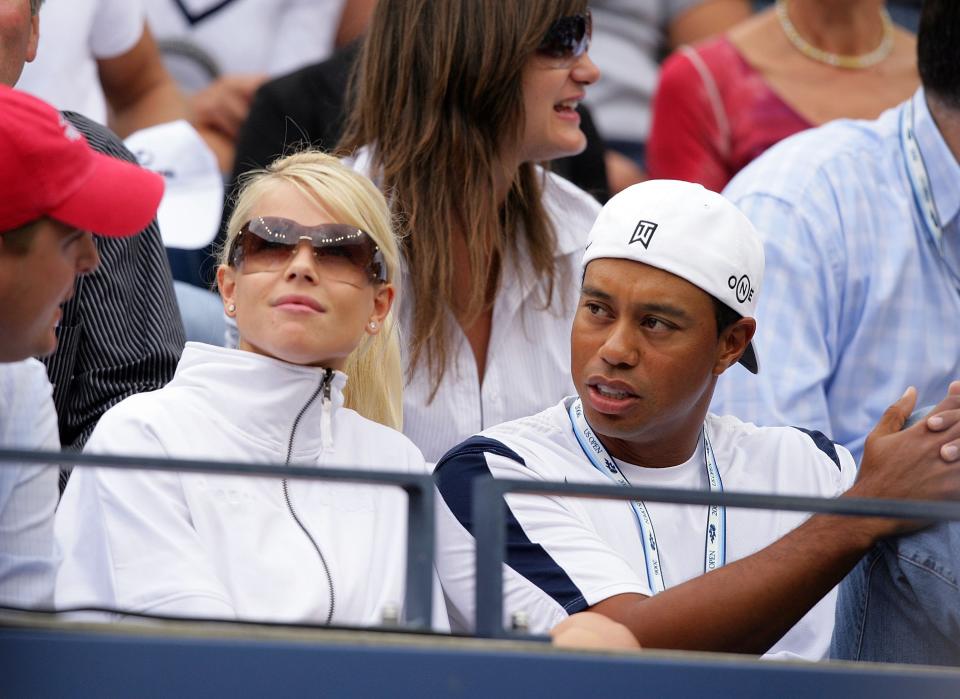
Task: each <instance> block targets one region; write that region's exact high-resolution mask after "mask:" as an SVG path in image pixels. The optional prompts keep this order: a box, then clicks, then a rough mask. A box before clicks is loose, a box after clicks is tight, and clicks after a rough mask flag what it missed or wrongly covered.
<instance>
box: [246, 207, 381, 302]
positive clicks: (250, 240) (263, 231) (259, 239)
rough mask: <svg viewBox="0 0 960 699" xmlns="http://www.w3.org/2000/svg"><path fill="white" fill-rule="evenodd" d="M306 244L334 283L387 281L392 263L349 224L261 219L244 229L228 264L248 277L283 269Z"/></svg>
mask: <svg viewBox="0 0 960 699" xmlns="http://www.w3.org/2000/svg"><path fill="white" fill-rule="evenodd" d="M301 241H309V243H310V245H311V247H313V256H314V257H315V258H316V260H317V264H318V265H319V266H320V267H321V268H322V270H323V273H324V275H325V276H327V277H328V278H330V279H334V280H336V281H343V282H347V283H349V284H355V285H360V284H362V283H363V282H366V281H369V282H373V283H379V282H385V281H387V264H386V261H385V260H384V257H383V253H382V252H381V251H380V248H379V247H377V244H376V243H375V242H374V241H373V238H371V237H370V236H369V234H367V233H365V232H364V231H362V230H360V229H359V228H357V227H356V226H350V225H347V224H345V223H322V224H320V225H319V226H304V225H301V224H299V223H297V222H296V221H292V220H290V219H287V218H278V217H259V216H258V217H257V218H254V219H251V220H249V221H247V222H246V223H245V224H243V226H241V227H240V232H239V233H237V235H236V237H234V239H233V241H232V242H231V243H230V250H229V252H228V253H227V261H228V263H229V264H230V265H232V266H233V267H236V268H238V269H239V268H241V267H242V268H243V271H245V272H264V271H272V270H277V269H282V268H283V267H284V266H286V265H287V264H288V263H289V262H290V258H291V257H292V256H293V255H294V254H295V253H296V251H297V248H298V247H299V246H300V242H301Z"/></svg>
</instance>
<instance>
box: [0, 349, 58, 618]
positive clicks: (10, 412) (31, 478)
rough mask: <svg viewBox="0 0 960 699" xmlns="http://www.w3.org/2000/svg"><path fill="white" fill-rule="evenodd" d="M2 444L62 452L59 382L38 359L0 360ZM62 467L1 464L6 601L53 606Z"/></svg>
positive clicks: (0, 590) (1, 568) (1, 592)
mask: <svg viewBox="0 0 960 699" xmlns="http://www.w3.org/2000/svg"><path fill="white" fill-rule="evenodd" d="M0 447H2V448H4V449H31V450H34V449H36V450H44V451H57V450H59V449H60V437H59V434H58V432H57V413H56V410H55V409H54V407H53V387H52V386H51V385H50V381H49V380H48V379H47V372H46V369H44V366H43V364H41V363H40V362H38V361H37V360H36V359H26V360H24V361H21V362H10V363H4V364H0ZM58 480H59V470H58V469H57V468H56V467H55V466H54V467H49V466H35V465H26V464H23V465H21V464H9V463H2V464H0V604H5V605H10V606H15V607H39V608H49V607H52V606H53V579H54V574H55V573H56V570H57V563H58V561H59V555H58V554H57V551H56V549H55V547H54V541H53V511H54V509H55V508H56V506H57V498H58V497H59V495H60V490H59V487H58V485H57V483H58Z"/></svg>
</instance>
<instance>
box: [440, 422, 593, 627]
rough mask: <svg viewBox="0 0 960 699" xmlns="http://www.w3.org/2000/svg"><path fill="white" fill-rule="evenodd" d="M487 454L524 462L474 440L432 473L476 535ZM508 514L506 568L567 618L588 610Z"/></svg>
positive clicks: (491, 443) (481, 439) (496, 444)
mask: <svg viewBox="0 0 960 699" xmlns="http://www.w3.org/2000/svg"><path fill="white" fill-rule="evenodd" d="M485 454H496V455H497V456H502V457H504V458H506V459H510V460H511V461H515V462H517V463H519V464H523V465H526V464H525V462H524V460H523V458H522V457H520V455H519V454H517V453H516V452H515V451H513V450H512V449H510V448H509V447H508V446H507V445H505V444H503V443H502V442H498V441H497V440H495V439H489V438H488V437H471V438H470V439H468V440H467V441H465V442H463V443H461V444H459V445H458V446H456V447H454V448H453V449H451V450H450V451H448V452H447V453H446V454H445V455H444V456H443V458H442V459H440V461H439V462H438V463H437V467H436V469H435V470H434V472H433V477H434V480H435V481H436V484H437V490H439V491H440V496H441V497H442V498H443V500H444V502H445V503H446V504H447V507H449V508H450V511H451V512H453V515H454V516H455V517H456V518H457V521H459V522H460V524H461V525H463V527H464V529H466V530H467V531H468V532H470V534H471V536H472V535H473V481H474V480H475V479H476V478H484V477H491V476H492V475H493V474H491V473H490V469H489V467H488V466H487V460H486V456H485ZM506 514H507V556H506V558H507V560H506V563H507V565H508V566H509V567H510V568H512V569H513V570H515V571H516V572H517V573H519V574H520V575H522V576H523V577H524V578H526V579H527V580H529V581H530V582H532V583H533V584H534V585H536V586H537V587H539V588H540V589H541V590H543V591H544V592H545V593H546V594H548V595H550V597H552V598H553V599H554V601H556V603H557V604H559V605H560V606H561V607H563V608H564V609H565V610H566V611H567V613H568V614H573V613H575V612H580V611H583V610H584V609H586V608H587V603H586V600H584V598H583V593H582V592H580V589H579V588H578V587H577V586H576V584H575V583H574V582H573V580H571V579H570V576H569V575H567V573H566V571H565V570H564V569H563V568H561V567H560V565H559V564H558V563H557V562H556V561H555V560H553V558H552V557H551V556H550V554H549V553H547V551H546V550H545V549H544V548H543V547H542V546H541V545H540V544H535V543H534V542H532V541H530V537H528V536H527V533H526V532H525V531H524V529H523V527H522V526H521V525H520V522H519V521H517V518H516V517H515V516H514V515H513V512H512V511H511V510H510V506H509V504H508V505H507V508H506Z"/></svg>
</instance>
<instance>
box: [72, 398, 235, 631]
mask: <svg viewBox="0 0 960 699" xmlns="http://www.w3.org/2000/svg"><path fill="white" fill-rule="evenodd" d="M118 408H119V410H118ZM118 408H114V409H112V410H110V411H108V412H107V413H106V414H104V416H103V417H102V418H101V420H100V423H99V424H98V425H97V428H96V429H95V430H94V432H93V435H92V436H91V437H90V441H89V442H88V443H87V446H86V448H85V452H87V453H92V454H96V453H101V454H104V453H120V454H130V453H136V454H138V455H144V456H167V454H166V452H165V450H164V448H163V445H162V444H161V443H160V442H159V440H158V439H157V437H156V435H154V434H153V433H152V431H151V430H150V428H149V425H146V424H143V423H142V422H141V421H139V420H137V419H136V418H135V417H134V416H128V415H120V414H118V413H119V412H120V411H121V410H122V409H123V404H122V403H121V404H120V406H118ZM180 478H181V476H180V474H178V473H167V472H159V471H153V472H151V471H141V470H120V469H112V468H111V469H91V468H77V469H75V470H74V472H73V474H72V475H71V478H70V481H69V483H68V485H67V488H66V491H65V492H64V496H63V500H62V501H61V504H60V509H59V510H58V512H57V517H56V536H57V541H58V543H59V544H60V546H61V548H62V550H63V556H64V560H63V564H62V566H61V568H60V571H59V574H58V575H57V583H56V602H57V606H58V607H60V608H67V607H81V606H98V607H107V608H116V609H122V610H129V611H135V612H145V613H151V614H160V615H171V616H196V617H211V618H234V617H235V612H234V609H233V607H232V605H231V602H230V596H229V594H228V592H227V590H226V587H225V585H224V584H223V582H221V581H220V580H219V578H218V576H217V574H216V571H215V570H214V569H213V566H212V564H211V561H210V560H209V557H208V556H207V555H206V552H205V551H204V549H203V547H202V545H201V543H200V540H199V537H198V535H197V532H196V531H195V529H194V528H193V525H192V522H191V516H190V511H189V508H188V505H187V502H186V499H185V496H184V491H183V487H182V485H181V482H180Z"/></svg>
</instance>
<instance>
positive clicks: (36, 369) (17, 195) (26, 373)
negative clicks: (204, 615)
mask: <svg viewBox="0 0 960 699" xmlns="http://www.w3.org/2000/svg"><path fill="white" fill-rule="evenodd" d="M162 193H163V179H162V178H161V177H159V176H158V175H155V174H153V173H151V172H148V171H146V170H143V169H141V168H139V167H137V166H136V165H132V164H130V163H126V162H123V161H120V160H117V159H115V158H111V157H108V156H105V155H101V154H99V153H97V152H95V151H94V150H93V149H91V148H90V146H89V145H88V144H87V141H86V139H84V137H83V136H82V135H81V134H80V133H79V132H78V131H77V130H76V129H75V128H74V127H73V126H72V125H71V124H70V123H69V122H68V121H67V120H66V119H65V118H64V117H63V116H62V115H61V114H60V113H59V112H58V111H57V110H56V109H54V108H53V107H51V106H49V105H47V104H46V103H44V102H41V101H40V100H38V99H36V98H34V97H31V96H29V95H26V94H24V93H21V92H17V91H16V90H13V89H10V88H8V87H5V86H2V85H0V447H2V448H18V449H51V450H56V449H59V448H60V439H59V436H58V430H57V418H56V412H55V410H54V407H53V400H52V387H51V385H50V383H49V381H48V380H47V376H46V371H45V369H44V367H43V365H42V364H40V363H39V362H38V361H37V360H35V359H32V358H31V357H33V356H35V355H40V356H42V355H47V354H50V353H51V352H53V350H54V349H55V348H56V345H57V335H56V326H57V323H58V322H59V320H60V317H61V311H60V306H61V304H63V303H64V302H65V301H67V299H69V298H70V297H71V296H72V295H73V290H74V283H75V281H76V279H77V277H78V276H79V275H82V274H86V273H88V272H91V271H93V270H94V269H96V267H97V265H98V264H99V261H100V260H99V256H98V254H97V249H96V247H95V246H94V244H93V240H92V238H91V233H96V234H98V235H103V236H109V237H114V238H116V237H125V236H130V235H134V234H135V233H138V232H139V231H140V230H141V229H143V228H144V227H146V226H147V224H148V223H149V222H150V221H151V220H152V219H153V217H154V216H155V215H156V210H157V206H158V205H159V203H160V197H161V195H162ZM57 495H58V491H57V471H56V470H55V469H52V468H47V467H42V466H24V465H19V464H5V463H0V531H3V532H4V536H3V540H2V542H0V605H7V606H24V607H44V606H49V604H50V602H51V601H52V592H53V575H54V572H55V569H56V556H55V553H54V549H53V532H52V523H53V511H54V507H55V506H56V502H57Z"/></svg>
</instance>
